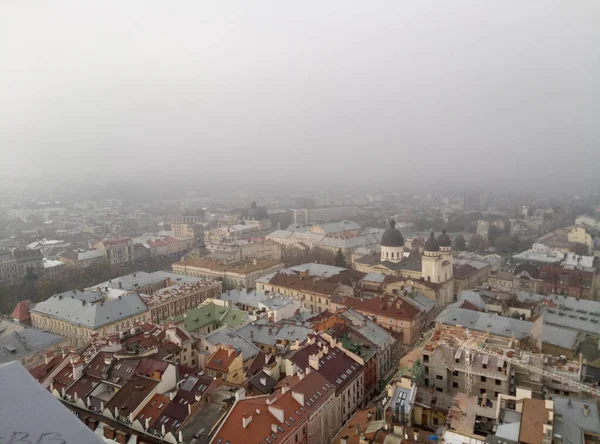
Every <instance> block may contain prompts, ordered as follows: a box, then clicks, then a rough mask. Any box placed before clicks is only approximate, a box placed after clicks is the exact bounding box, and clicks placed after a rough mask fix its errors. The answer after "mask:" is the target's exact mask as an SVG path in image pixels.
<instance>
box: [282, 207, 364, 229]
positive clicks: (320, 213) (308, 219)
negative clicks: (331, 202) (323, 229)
mask: <svg viewBox="0 0 600 444" xmlns="http://www.w3.org/2000/svg"><path fill="white" fill-rule="evenodd" d="M292 211H293V212H294V224H295V225H302V224H313V223H322V222H335V221H339V220H347V219H352V218H354V217H356V214H357V208H356V206H355V205H347V206H338V207H334V206H332V207H321V208H299V209H294V210H292Z"/></svg>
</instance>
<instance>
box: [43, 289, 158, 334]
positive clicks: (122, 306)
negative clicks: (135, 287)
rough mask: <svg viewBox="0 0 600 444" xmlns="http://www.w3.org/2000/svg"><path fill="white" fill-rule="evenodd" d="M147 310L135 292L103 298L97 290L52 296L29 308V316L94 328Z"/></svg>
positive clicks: (76, 291)
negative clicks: (48, 317) (42, 315)
mask: <svg viewBox="0 0 600 444" xmlns="http://www.w3.org/2000/svg"><path fill="white" fill-rule="evenodd" d="M147 310H148V307H147V306H146V304H145V303H144V301H143V300H142V299H141V298H140V296H139V295H138V294H137V293H133V294H129V295H126V296H122V297H120V298H115V299H106V298H105V297H104V295H103V293H101V292H100V291H90V290H85V291H78V290H72V291H66V292H64V293H60V294H55V295H54V296H51V297H50V298H48V299H46V300H45V301H44V302H40V303H39V304H36V305H34V306H33V307H32V308H31V312H32V313H39V314H44V315H46V316H50V317H52V318H55V319H60V320H62V321H66V322H69V323H71V324H74V325H81V326H82V327H87V328H94V329H95V328H99V327H102V326H103V325H106V324H111V323H113V322H116V321H119V320H121V319H126V318H129V317H130V316H135V315H139V314H142V313H144V312H145V311H147Z"/></svg>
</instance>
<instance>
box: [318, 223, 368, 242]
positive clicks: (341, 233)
mask: <svg viewBox="0 0 600 444" xmlns="http://www.w3.org/2000/svg"><path fill="white" fill-rule="evenodd" d="M308 231H310V232H311V233H316V234H323V235H325V236H327V237H333V238H339V239H348V238H351V237H356V236H360V234H361V232H362V228H361V226H360V225H358V224H356V223H354V222H352V221H349V220H343V221H341V222H329V223H326V224H318V225H313V226H311V227H310V228H309V230H308Z"/></svg>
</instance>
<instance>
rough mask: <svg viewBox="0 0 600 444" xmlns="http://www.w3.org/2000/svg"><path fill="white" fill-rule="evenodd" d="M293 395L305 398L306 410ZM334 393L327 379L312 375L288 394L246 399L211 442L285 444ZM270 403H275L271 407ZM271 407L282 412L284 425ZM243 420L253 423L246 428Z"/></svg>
mask: <svg viewBox="0 0 600 444" xmlns="http://www.w3.org/2000/svg"><path fill="white" fill-rule="evenodd" d="M293 393H301V394H303V395H304V401H305V402H304V406H302V405H301V404H300V403H299V402H298V401H297V400H296V398H294V395H293ZM334 393H335V391H334V388H333V386H332V385H331V384H328V382H327V380H326V379H325V378H324V377H323V376H321V375H320V374H319V373H317V372H310V373H309V374H308V375H306V376H305V377H304V378H303V379H302V380H301V381H299V382H298V383H297V384H295V386H294V387H293V388H292V389H289V390H288V391H287V392H286V393H282V392H281V391H277V392H275V393H274V394H272V395H270V396H258V397H254V398H246V399H242V400H240V401H238V402H236V404H235V405H234V406H233V407H232V408H231V410H230V412H229V415H228V416H227V418H226V419H225V421H224V422H223V424H222V425H221V428H220V429H219V430H217V432H216V433H215V435H214V436H213V439H212V441H211V442H214V443H216V442H222V443H225V442H230V443H236V444H238V443H239V444H256V443H258V442H271V443H274V444H275V443H280V442H283V441H285V440H287V439H288V438H289V437H290V436H293V434H294V433H296V432H298V431H299V430H301V428H302V427H303V426H304V425H305V424H306V421H307V420H308V417H309V415H310V414H311V413H312V412H314V411H316V410H317V409H319V408H321V406H322V405H323V403H324V402H327V401H328V400H329V399H331V397H333V396H334ZM267 399H270V400H272V401H273V402H272V403H271V404H270V405H268V404H267ZM269 407H271V408H272V409H273V410H274V411H277V412H281V415H282V416H281V418H283V421H280V420H279V419H278V418H277V417H276V416H275V415H274V414H273V413H271V411H269ZM250 417H251V419H250ZM290 418H291V419H290ZM243 419H245V420H246V421H248V420H249V421H250V422H249V423H247V424H246V427H244V425H243ZM266 438H268V439H269V441H267V439H266Z"/></svg>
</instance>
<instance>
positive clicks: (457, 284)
mask: <svg viewBox="0 0 600 444" xmlns="http://www.w3.org/2000/svg"><path fill="white" fill-rule="evenodd" d="M452 274H453V276H454V295H455V296H456V295H459V294H460V293H461V292H462V291H463V290H470V289H472V288H476V287H479V286H480V285H483V284H484V283H485V282H488V280H489V274H490V265H489V264H482V266H481V267H479V268H477V267H474V266H473V265H471V264H469V263H464V264H455V265H453V270H452Z"/></svg>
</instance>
